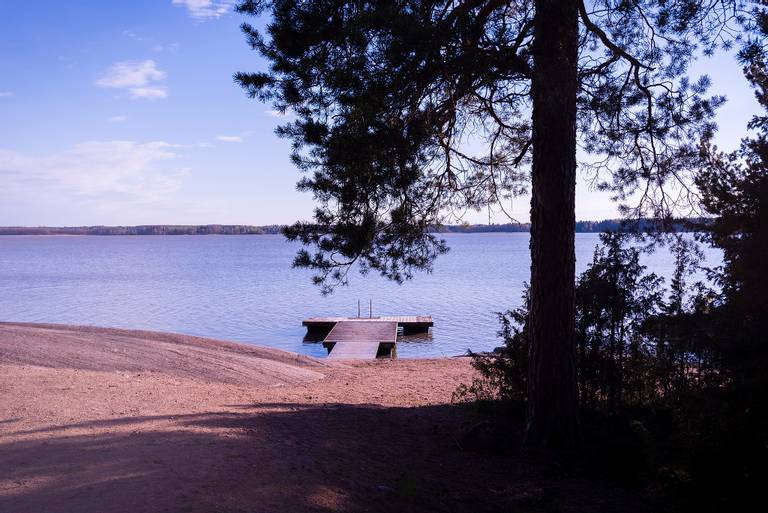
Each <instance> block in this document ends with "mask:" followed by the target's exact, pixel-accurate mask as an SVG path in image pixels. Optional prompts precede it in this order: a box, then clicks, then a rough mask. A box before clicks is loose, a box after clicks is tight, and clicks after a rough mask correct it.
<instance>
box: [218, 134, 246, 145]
mask: <svg viewBox="0 0 768 513" xmlns="http://www.w3.org/2000/svg"><path fill="white" fill-rule="evenodd" d="M216 140H217V141H223V142H236V143H241V142H243V138H242V137H240V136H239V135H217V136H216Z"/></svg>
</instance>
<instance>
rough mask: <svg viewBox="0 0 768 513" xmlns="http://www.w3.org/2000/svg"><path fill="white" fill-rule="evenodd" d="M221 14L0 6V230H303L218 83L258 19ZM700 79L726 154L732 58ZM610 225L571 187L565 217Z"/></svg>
mask: <svg viewBox="0 0 768 513" xmlns="http://www.w3.org/2000/svg"><path fill="white" fill-rule="evenodd" d="M233 3H234V0H131V1H117V0H111V1H104V0H71V1H67V2H61V1H60V0H57V1H53V0H39V1H35V2H29V1H28V0H0V12H2V15H0V226H41V225H47V226H79V225H134V224H212V223H222V224H255V225H266V224H283V223H290V222H293V221H296V220H300V219H302V220H308V219H309V218H310V216H311V213H312V208H313V202H312V197H311V195H310V194H307V193H300V192H297V191H296V188H295V183H296V181H297V180H298V179H299V177H300V173H299V171H298V170H296V169H295V168H294V167H293V166H292V164H291V163H290V160H289V153H290V143H289V141H287V140H283V139H280V138H278V137H277V136H276V135H275V134H274V129H275V127H276V126H277V125H278V124H280V123H281V121H283V120H282V119H280V118H279V116H277V115H276V113H275V112H274V111H273V110H271V107H270V106H269V105H265V104H262V103H260V102H258V101H257V100H252V99H249V98H247V96H246V95H245V94H244V93H243V91H242V90H241V89H240V88H239V87H238V86H237V85H236V84H235V83H234V82H233V80H232V74H233V73H235V72H237V71H259V70H264V69H265V68H266V63H265V61H264V60H263V59H262V58H261V57H260V56H259V55H258V54H257V53H256V52H254V51H252V50H251V49H250V48H249V47H248V46H247V45H246V43H245V39H244V37H243V35H242V34H241V32H240V29H239V26H240V24H241V23H243V22H244V21H248V22H252V23H255V24H256V25H259V24H260V22H259V20H253V19H249V18H247V17H245V16H243V15H240V14H237V13H235V12H233V10H232V5H233ZM701 73H707V74H709V75H710V77H711V78H712V82H713V87H712V90H711V92H712V93H717V94H725V95H726V96H727V97H728V102H727V103H726V105H725V106H724V107H723V108H722V109H720V111H719V114H718V119H717V121H718V124H719V126H720V131H719V132H718V136H717V139H716V142H717V144H718V146H720V148H721V149H725V150H728V149H733V148H735V147H736V146H737V145H738V141H739V139H740V138H741V137H742V136H743V135H744V133H745V126H746V123H747V121H748V120H749V118H750V117H751V116H752V114H753V113H755V112H757V104H756V102H755V100H754V96H753V93H752V91H751V90H750V89H749V87H748V85H747V83H746V81H745V80H744V78H743V75H742V73H741V70H740V67H739V66H738V64H737V63H736V62H735V60H734V59H733V56H732V55H726V54H719V55H717V56H716V57H714V58H712V59H709V60H707V61H702V62H700V63H698V64H697V65H695V67H694V69H693V70H692V75H697V74H701ZM528 208H529V198H527V197H520V198H515V199H514V200H513V201H512V203H511V205H506V210H507V211H510V212H511V214H512V216H513V217H514V218H515V219H517V220H520V221H526V220H527V219H528ZM616 212H617V210H616V205H615V204H613V203H612V202H611V201H610V199H609V196H608V195H607V194H605V193H600V192H597V191H592V190H590V189H589V187H588V186H587V184H586V180H583V179H581V176H580V177H579V184H578V186H577V199H576V217H577V219H582V220H586V219H604V218H610V217H617V213H616ZM488 219H489V213H488V212H487V211H483V212H480V213H474V212H470V213H469V214H467V216H466V217H465V220H466V221H468V222H473V223H484V222H488ZM491 220H492V221H493V222H505V221H506V217H505V216H504V215H502V214H501V213H499V212H497V213H491Z"/></svg>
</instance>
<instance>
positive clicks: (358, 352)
mask: <svg viewBox="0 0 768 513" xmlns="http://www.w3.org/2000/svg"><path fill="white" fill-rule="evenodd" d="M378 353H379V343H378V342H336V343H335V344H333V350H331V353H330V354H329V355H328V358H330V359H332V360H372V359H374V358H376V355H377V354H378Z"/></svg>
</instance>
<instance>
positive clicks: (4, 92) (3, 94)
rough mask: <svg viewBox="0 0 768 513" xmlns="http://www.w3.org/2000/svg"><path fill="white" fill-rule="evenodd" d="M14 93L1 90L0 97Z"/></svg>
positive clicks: (7, 96) (8, 96) (6, 96)
mask: <svg viewBox="0 0 768 513" xmlns="http://www.w3.org/2000/svg"><path fill="white" fill-rule="evenodd" d="M13 95H14V94H13V91H0V98H10V97H11V96H13Z"/></svg>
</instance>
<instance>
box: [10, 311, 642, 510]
mask: <svg viewBox="0 0 768 513" xmlns="http://www.w3.org/2000/svg"><path fill="white" fill-rule="evenodd" d="M473 372H474V371H473V370H472V368H471V366H470V365H469V361H468V360H467V359H466V358H445V359H436V360H377V361H366V362H341V363H338V364H330V363H328V362H324V361H322V360H316V359H312V358H308V357H304V356H299V355H295V354H292V353H286V352H282V351H277V350H273V349H269V348H263V347H259V346H250V345H242V344H234V343H229V342H221V341H213V340H207V339H201V338H196V337H187V336H182V335H172V334H161V333H150V332H141V331H125V330H115V329H104V328H84V327H68V326H57V325H29V324H26V325H22V324H8V323H0V512H2V513H25V512H34V513H44V512H45V513H56V512H62V513H65V512H66V513H77V512H177V511H179V512H206V513H207V512H230V513H235V512H238V513H240V512H243V513H244V512H289V513H290V512H305V511H306V512H309V511H312V512H331V511H333V512H358V511H361V512H362V511H385V512H390V511H391V512H401V511H404V512H408V511H414V512H416V511H445V512H454V511H467V512H469V511H472V512H475V511H477V512H482V511H630V510H634V509H636V508H635V507H634V506H631V505H630V504H628V503H627V500H628V499H627V497H628V495H626V493H625V492H623V491H621V490H617V489H613V488H608V487H604V486H602V485H598V484H595V483H588V482H584V481H581V480H580V479H578V478H569V477H567V476H564V475H563V473H561V472H552V469H548V468H544V467H542V466H541V465H540V464H533V463H531V462H530V461H528V460H527V459H526V458H524V457H522V456H520V457H511V456H510V455H505V456H501V455H497V454H494V453H493V451H491V452H487V451H486V452H484V453H482V454H481V453H480V452H477V451H472V450H467V448H466V447H461V443H460V442H459V440H460V439H461V438H460V437H461V433H463V432H465V431H466V428H467V426H469V425H473V423H476V422H477V418H476V417H474V415H475V413H473V412H474V409H473V408H471V407H467V406H459V405H452V404H451V395H452V393H453V391H454V390H455V389H456V386H457V385H458V384H459V383H462V382H465V383H468V382H469V381H471V379H472V377H473ZM457 442H459V443H457Z"/></svg>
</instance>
